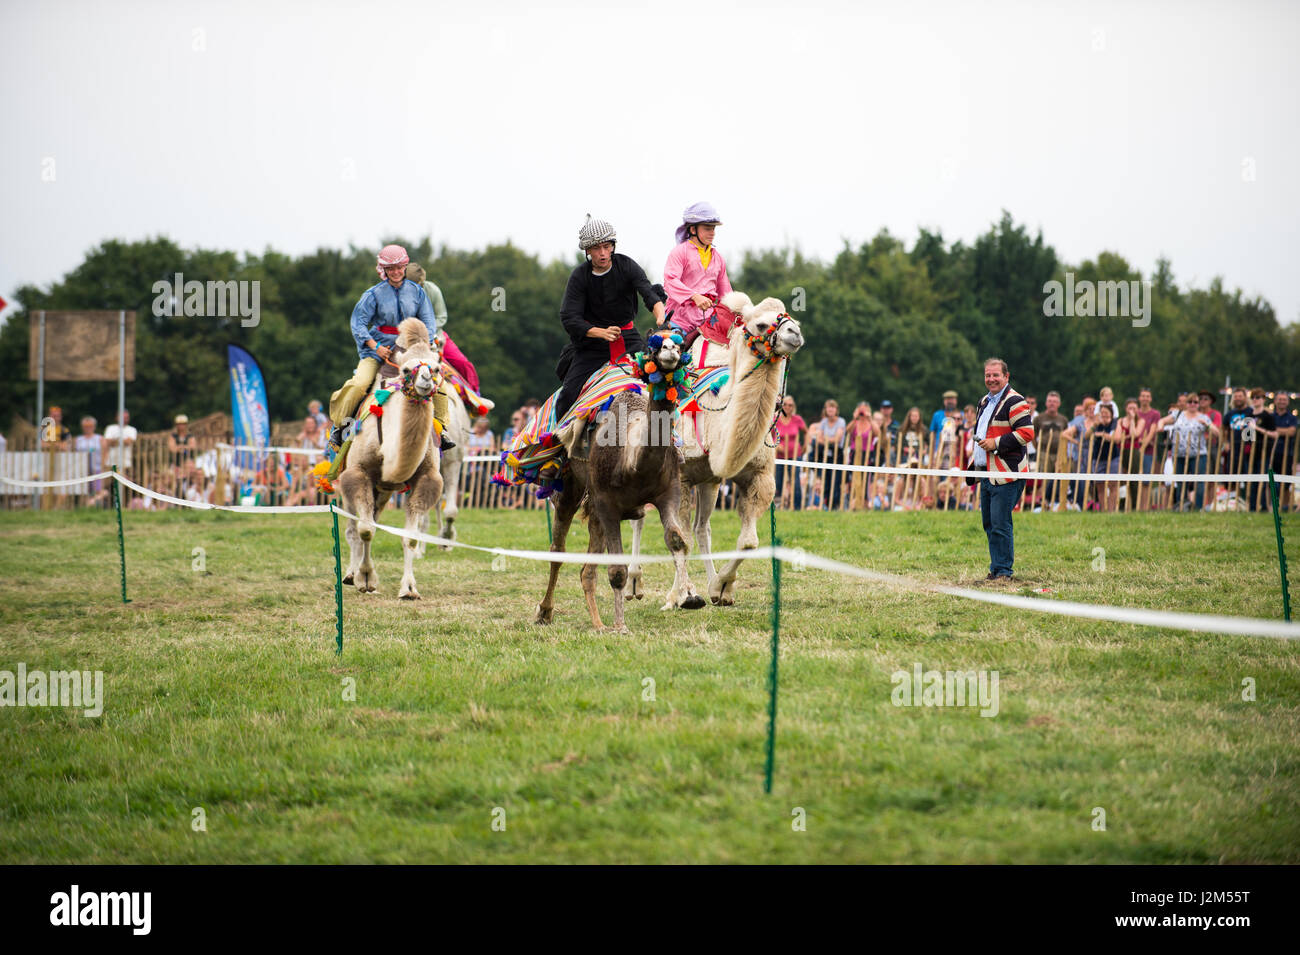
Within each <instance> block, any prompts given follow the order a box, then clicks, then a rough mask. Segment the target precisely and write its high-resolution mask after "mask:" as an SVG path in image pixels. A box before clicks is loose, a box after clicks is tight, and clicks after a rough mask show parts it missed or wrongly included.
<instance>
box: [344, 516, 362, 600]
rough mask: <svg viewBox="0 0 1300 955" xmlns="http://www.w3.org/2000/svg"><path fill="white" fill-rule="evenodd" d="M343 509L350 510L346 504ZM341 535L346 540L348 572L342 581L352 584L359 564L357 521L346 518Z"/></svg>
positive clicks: (359, 548)
mask: <svg viewBox="0 0 1300 955" xmlns="http://www.w3.org/2000/svg"><path fill="white" fill-rule="evenodd" d="M344 507H345V509H347V510H351V508H350V507H348V505H347V504H344ZM343 536H344V537H346V538H347V541H348V572H347V574H345V575H344V577H343V583H345V584H347V585H348V586H352V582H353V579H354V578H355V577H356V575H357V569H358V568H360V566H361V537H360V536H359V535H358V534H357V522H356V521H354V520H352V519H351V518H348V522H347V524H346V525H345V526H344V529H343Z"/></svg>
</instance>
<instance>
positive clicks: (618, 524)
mask: <svg viewBox="0 0 1300 955" xmlns="http://www.w3.org/2000/svg"><path fill="white" fill-rule="evenodd" d="M680 342H681V338H680V336H667V335H652V336H651V338H650V344H649V345H648V351H649V357H650V360H651V361H653V362H654V363H655V365H656V366H657V369H658V371H660V372H667V373H668V375H669V376H670V377H671V375H672V372H674V371H675V370H676V369H677V367H678V366H679V365H680V364H681V361H682V352H681V345H680ZM650 370H651V371H654V370H655V369H653V368H651V369H650ZM647 389H648V390H650V392H651V397H650V398H649V399H648V400H647V399H646V397H645V396H644V395H640V394H637V393H635V392H631V391H625V392H622V393H620V394H618V395H617V396H615V398H614V400H613V401H612V403H611V404H610V406H609V408H608V410H607V411H606V412H605V413H604V414H603V415H602V417H601V418H600V419H599V426H598V428H597V431H596V434H595V437H594V439H591V438H588V439H585V440H584V441H583V442H582V443H581V444H578V445H575V446H574V447H573V449H572V452H571V453H570V456H569V472H568V474H567V475H566V476H565V480H564V485H563V488H562V489H561V491H560V492H559V495H558V498H557V499H556V501H555V524H554V528H553V531H552V535H551V550H552V551H557V552H561V553H562V552H563V551H564V542H565V538H566V537H567V536H568V532H569V525H570V524H571V522H572V520H573V517H574V514H575V513H577V510H578V506H579V504H583V505H584V506H583V516H584V517H585V518H586V520H587V529H588V534H589V539H588V545H587V551H588V553H596V554H599V553H606V552H608V553H610V554H622V553H623V540H622V522H623V521H624V520H628V519H633V520H637V521H640V522H642V523H644V521H643V519H644V517H645V506H646V505H647V504H653V505H654V506H655V509H656V510H657V511H658V512H659V518H660V520H661V521H662V522H663V528H664V542H665V543H666V544H667V545H668V550H669V551H670V552H671V553H672V555H673V563H674V565H675V567H676V574H675V576H674V578H673V586H672V589H671V590H669V591H668V596H667V602H666V603H665V604H664V606H663V608H662V609H664V610H671V609H673V608H675V607H680V608H682V609H686V610H697V609H699V608H700V607H703V606H704V598H703V597H701V596H700V595H699V594H698V593H696V591H695V587H694V585H692V584H691V580H690V575H689V573H688V572H687V566H686V557H687V554H688V547H687V544H686V539H685V537H684V536H683V534H682V528H681V524H680V521H679V519H678V515H677V509H678V506H679V503H680V501H681V499H682V485H681V474H680V463H679V461H678V457H677V449H676V448H675V447H674V446H673V439H672V417H671V416H672V412H673V409H674V408H676V406H677V399H678V397H679V396H678V395H676V394H675V393H674V392H673V391H671V390H670V389H669V388H668V387H655V386H654V385H651V384H647ZM582 450H588V456H587V457H583V456H582V455H581V454H580V451H582ZM562 566H563V565H562V564H560V563H557V562H553V563H552V564H551V573H550V579H549V581H548V583H547V587H546V596H545V597H543V598H542V602H541V603H540V604H539V605H538V608H537V621H536V622H537V623H543V624H546V623H550V622H551V620H552V614H553V608H554V595H555V583H556V580H557V579H558V577H559V573H560V568H561V567H562ZM626 577H627V567H626V566H624V565H622V564H612V565H610V568H609V583H610V586H611V587H612V588H613V590H614V628H613V629H615V630H617V631H620V632H626V630H627V627H626V624H625V623H624V619H623V609H624V593H623V588H624V585H625V583H626ZM582 591H583V596H584V597H585V599H586V601H587V610H588V612H589V613H590V614H591V624H592V626H593V627H594V628H595V629H596V630H603V629H605V628H604V625H603V623H602V622H601V619H600V611H599V610H598V608H597V606H596V565H595V564H585V565H583V568H582Z"/></svg>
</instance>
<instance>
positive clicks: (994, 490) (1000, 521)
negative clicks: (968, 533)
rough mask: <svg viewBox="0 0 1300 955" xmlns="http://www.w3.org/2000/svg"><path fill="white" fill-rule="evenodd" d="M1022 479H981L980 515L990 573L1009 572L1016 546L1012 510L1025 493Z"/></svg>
mask: <svg viewBox="0 0 1300 955" xmlns="http://www.w3.org/2000/svg"><path fill="white" fill-rule="evenodd" d="M1024 490H1025V482H1024V481H1008V482H1007V483H1006V484H994V483H993V482H992V481H990V480H989V479H988V478H983V479H982V480H981V481H980V515H981V516H982V517H983V518H984V533H985V535H987V537H988V539H989V573H990V574H999V575H1000V574H1006V575H1007V576H1008V577H1009V576H1011V564H1012V562H1013V561H1014V560H1015V556H1016V546H1015V542H1014V540H1013V538H1012V533H1011V511H1012V510H1013V509H1014V508H1015V506H1016V504H1017V503H1018V502H1019V501H1020V495H1021V494H1023V493H1024Z"/></svg>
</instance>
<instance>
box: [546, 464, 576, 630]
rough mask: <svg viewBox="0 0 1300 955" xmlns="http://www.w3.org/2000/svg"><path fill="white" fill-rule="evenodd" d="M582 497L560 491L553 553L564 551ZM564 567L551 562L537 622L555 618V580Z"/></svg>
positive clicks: (552, 538)
mask: <svg viewBox="0 0 1300 955" xmlns="http://www.w3.org/2000/svg"><path fill="white" fill-rule="evenodd" d="M581 499H582V495H581V494H578V493H571V492H570V491H569V490H568V489H567V488H566V489H565V490H563V491H561V492H560V497H559V500H558V501H556V502H555V524H554V526H553V527H552V528H551V551H552V552H553V553H558V554H563V553H564V541H565V539H566V538H567V537H568V536H569V526H570V525H571V524H572V523H573V515H574V514H575V513H577V510H578V502H579V501H580V500H581ZM563 567H564V565H563V564H561V563H559V562H558V561H552V562H551V575H550V578H549V579H548V580H547V583H546V596H544V597H543V598H542V602H541V603H540V604H538V605H537V617H536V619H535V620H534V622H535V623H550V622H551V620H552V619H554V613H555V582H556V581H557V580H559V578H560V570H561V568H563Z"/></svg>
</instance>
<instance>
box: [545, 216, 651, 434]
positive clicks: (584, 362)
mask: <svg viewBox="0 0 1300 955" xmlns="http://www.w3.org/2000/svg"><path fill="white" fill-rule="evenodd" d="M617 240H618V234H617V233H616V232H615V231H614V227H613V226H612V225H610V224H609V223H608V222H606V221H604V220H603V219H593V218H592V217H591V215H590V214H588V216H587V220H586V222H584V223H583V225H582V228H581V229H579V230H578V248H579V249H581V250H582V251H583V252H585V253H586V255H587V261H586V262H584V263H583V264H582V265H579V266H578V267H577V268H575V269H574V270H573V272H572V274H570V275H569V284H568V285H567V286H566V287H565V289H564V302H563V304H562V305H561V306H560V320H561V321H562V322H563V323H564V330H565V331H566V332H568V333H569V344H568V345H566V346H565V347H564V352H563V354H561V356H560V363H559V365H558V366H557V367H556V369H555V370H556V372H557V374H558V375H559V376H560V378H562V379H563V381H564V387H563V388H562V389H561V391H560V396H559V397H558V398H557V399H556V401H555V414H556V418H557V419H558V418H561V417H563V416H564V413H565V412H566V411H568V410H569V409H570V408H571V407H573V403H574V402H575V401H577V400H578V395H579V393H580V392H581V391H582V386H583V384H584V383H585V382H586V381H587V379H588V378H590V377H591V375H592V373H593V372H595V371H596V369H598V368H600V367H601V366H602V365H604V364H605V363H606V362H610V361H616V360H617V359H618V358H620V357H622V356H623V355H624V354H628V355H632V354H635V353H636V352H638V351H641V350H643V349H644V348H645V342H644V341H643V340H642V338H641V333H640V332H638V331H637V330H636V327H635V326H634V324H633V322H634V319H635V318H636V313H637V303H636V298H637V296H638V295H640V296H641V301H642V302H644V303H645V307H646V308H647V309H649V310H650V311H651V312H652V313H653V314H654V319H655V324H656V325H662V324H663V318H664V303H663V302H662V301H661V300H660V298H659V296H658V295H657V294H656V293H655V291H654V288H653V287H652V286H651V285H650V280H649V279H648V278H646V274H645V270H644V269H642V268H641V266H639V265H637V263H636V261H635V260H634V259H631V258H629V257H628V256H626V255H621V254H619V253H617V252H615V251H614V243H615V242H616V241H617Z"/></svg>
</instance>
